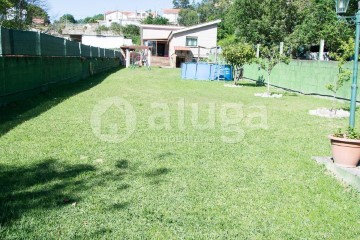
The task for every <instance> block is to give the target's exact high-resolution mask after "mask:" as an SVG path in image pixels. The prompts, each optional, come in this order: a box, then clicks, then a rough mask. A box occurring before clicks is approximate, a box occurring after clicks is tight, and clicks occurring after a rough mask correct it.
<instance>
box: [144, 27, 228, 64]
mask: <svg viewBox="0 0 360 240" xmlns="http://www.w3.org/2000/svg"><path fill="white" fill-rule="evenodd" d="M220 22H221V20H216V21H212V22H207V23H202V24H198V25H195V26H191V27H183V26H170V25H166V26H165V25H147V24H144V25H140V33H141V44H142V45H145V46H150V47H152V48H151V49H152V55H153V62H157V61H158V62H161V63H165V62H167V63H168V65H169V66H171V67H180V65H181V63H183V62H188V61H192V60H197V61H198V60H200V59H205V58H208V56H209V54H210V52H211V50H212V49H215V48H217V25H218V23H220Z"/></svg>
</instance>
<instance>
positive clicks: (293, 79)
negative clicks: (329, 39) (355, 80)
mask: <svg viewBox="0 0 360 240" xmlns="http://www.w3.org/2000/svg"><path fill="white" fill-rule="evenodd" d="M345 67H346V68H348V69H350V70H351V68H352V63H350V62H349V63H347V64H346V65H345ZM338 71H339V70H338V67H337V62H334V61H307V60H304V61H301V60H293V61H291V62H290V64H288V65H286V64H279V65H277V66H276V67H275V68H274V69H273V71H272V73H271V77H270V84H272V85H275V86H277V87H281V88H286V89H290V90H293V91H298V92H301V93H305V94H320V95H327V96H332V94H333V93H332V92H331V91H329V90H328V89H327V88H326V85H327V84H329V83H334V82H335V81H336V79H337V74H338ZM244 77H245V78H249V79H253V80H259V79H265V81H266V79H267V73H266V72H265V71H264V70H259V65H257V64H252V65H247V66H245V67H244ZM359 77H360V76H359ZM350 86H351V81H349V82H346V83H345V84H344V86H343V87H342V88H341V89H340V90H339V91H338V94H337V95H338V97H341V98H346V99H350ZM358 95H360V91H359V92H358Z"/></svg>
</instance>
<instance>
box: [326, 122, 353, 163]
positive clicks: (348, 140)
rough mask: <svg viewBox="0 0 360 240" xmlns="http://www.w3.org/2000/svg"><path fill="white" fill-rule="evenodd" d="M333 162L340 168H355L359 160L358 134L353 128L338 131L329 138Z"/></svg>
mask: <svg viewBox="0 0 360 240" xmlns="http://www.w3.org/2000/svg"><path fill="white" fill-rule="evenodd" d="M329 139H330V142H331V150H332V156H333V159H334V162H335V163H336V164H337V165H339V166H342V167H357V165H358V163H359V160H360V134H359V133H357V132H356V131H355V130H354V129H353V128H350V127H349V128H348V129H347V130H346V131H341V129H339V130H338V131H337V132H336V133H335V134H333V135H330V136H329Z"/></svg>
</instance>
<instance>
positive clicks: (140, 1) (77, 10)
mask: <svg viewBox="0 0 360 240" xmlns="http://www.w3.org/2000/svg"><path fill="white" fill-rule="evenodd" d="M47 2H48V5H49V15H50V17H51V20H54V19H58V18H59V17H61V16H62V15H63V14H65V13H70V14H72V15H74V17H75V19H81V18H84V17H87V16H92V15H94V14H98V13H104V12H106V11H110V10H117V9H118V10H122V11H135V10H148V9H152V10H157V11H161V9H164V8H171V7H172V0H47Z"/></svg>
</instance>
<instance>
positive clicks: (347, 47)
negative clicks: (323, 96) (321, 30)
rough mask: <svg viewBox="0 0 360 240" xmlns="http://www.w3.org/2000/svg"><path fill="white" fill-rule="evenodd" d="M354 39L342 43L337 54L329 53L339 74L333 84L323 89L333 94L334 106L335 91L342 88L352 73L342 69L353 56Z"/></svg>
mask: <svg viewBox="0 0 360 240" xmlns="http://www.w3.org/2000/svg"><path fill="white" fill-rule="evenodd" d="M354 45H355V44H354V39H352V38H349V40H348V41H342V42H341V45H340V47H339V49H338V51H337V52H334V53H331V57H333V58H335V60H336V61H338V69H339V73H338V75H337V78H336V80H335V82H334V83H333V84H327V85H326V86H325V87H326V88H327V89H328V90H329V91H331V92H332V93H334V105H335V98H336V93H337V91H338V90H339V89H340V88H342V87H343V86H344V83H345V82H348V81H349V80H350V78H351V74H352V71H351V70H349V69H347V68H344V64H345V63H346V61H347V60H348V59H349V58H351V57H352V56H353V55H354Z"/></svg>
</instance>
